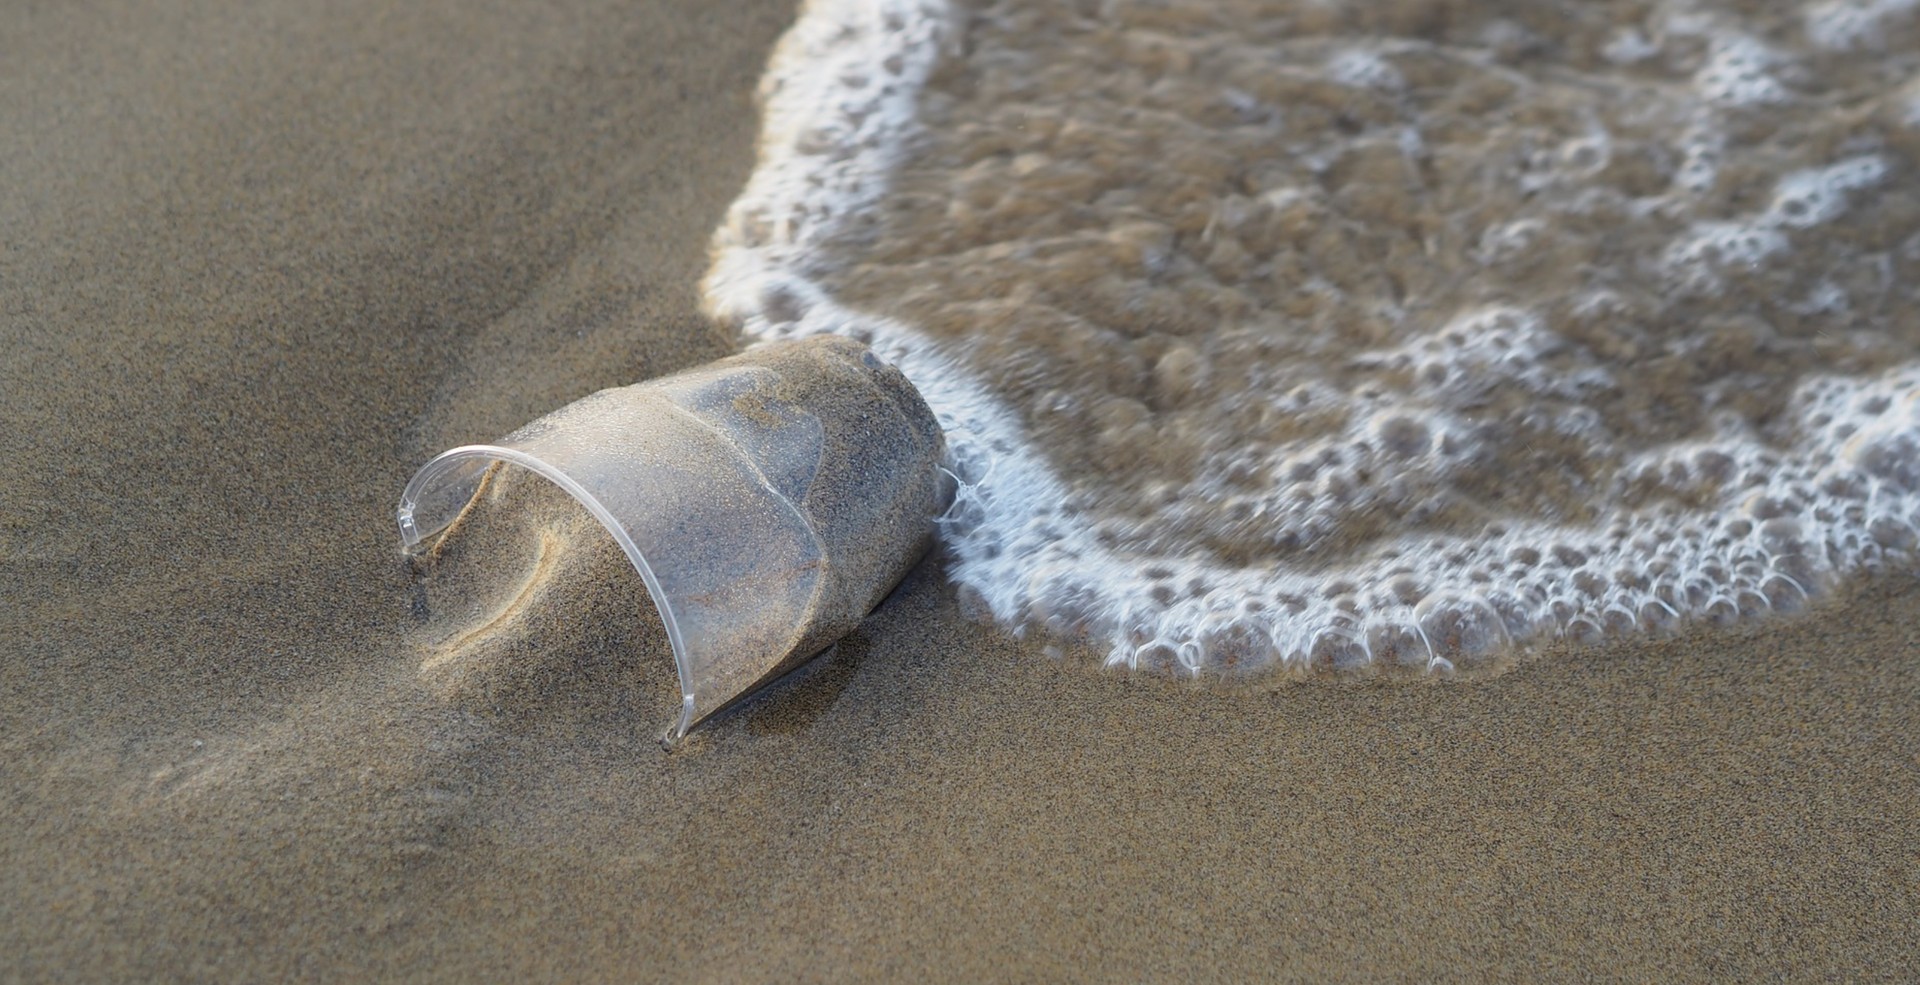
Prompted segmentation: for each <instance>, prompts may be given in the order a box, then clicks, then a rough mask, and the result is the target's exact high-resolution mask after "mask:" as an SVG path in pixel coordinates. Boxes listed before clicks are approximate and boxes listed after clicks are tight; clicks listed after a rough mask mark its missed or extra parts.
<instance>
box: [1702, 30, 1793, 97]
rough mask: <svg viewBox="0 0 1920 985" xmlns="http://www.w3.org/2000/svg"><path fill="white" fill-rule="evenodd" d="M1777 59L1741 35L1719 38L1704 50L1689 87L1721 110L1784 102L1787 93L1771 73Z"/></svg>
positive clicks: (1752, 40) (1779, 57)
mask: <svg viewBox="0 0 1920 985" xmlns="http://www.w3.org/2000/svg"><path fill="white" fill-rule="evenodd" d="M1784 62H1785V59H1784V58H1783V57H1781V55H1780V54H1779V53H1777V52H1775V51H1774V50H1773V49H1771V48H1769V47H1767V46H1766V45H1764V44H1761V43H1760V42H1759V41H1757V40H1755V39H1753V38H1750V37H1747V36H1746V35H1743V34H1720V35H1717V36H1715V37H1714V38H1713V40H1712V41H1711V43H1710V44H1709V45H1708V47H1707V63H1706V64H1705V65H1704V66H1702V67H1701V69H1700V71H1699V72H1697V73H1695V74H1694V77H1693V84H1694V86H1695V87H1696V88H1697V89H1699V90H1700V93H1701V95H1703V96H1705V97H1706V98H1707V99H1708V100H1709V101H1711V102H1714V103H1719V104H1721V105H1725V106H1760V105H1766V104H1769V103H1783V102H1786V101H1787V98H1788V97H1787V89H1786V87H1785V86H1783V85H1781V84H1780V80H1779V79H1778V78H1777V77H1775V75H1774V69H1776V68H1778V67H1779V66H1780V65H1781V64H1783V63H1784Z"/></svg>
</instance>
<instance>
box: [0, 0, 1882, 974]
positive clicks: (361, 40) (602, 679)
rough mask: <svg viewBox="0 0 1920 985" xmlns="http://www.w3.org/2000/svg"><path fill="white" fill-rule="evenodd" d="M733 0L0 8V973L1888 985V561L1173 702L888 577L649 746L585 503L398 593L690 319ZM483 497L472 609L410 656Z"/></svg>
mask: <svg viewBox="0 0 1920 985" xmlns="http://www.w3.org/2000/svg"><path fill="white" fill-rule="evenodd" d="M793 14H794V10H793V7H792V5H791V4H790V3H785V2H752V3H738V4H733V5H730V6H729V8H728V9H727V11H726V13H725V15H724V16H720V15H716V14H715V13H714V12H713V11H712V9H711V8H710V7H709V6H708V5H704V4H701V3H696V2H693V0H662V2H657V3H648V4H622V3H592V2H560V3H553V4H541V5H505V6H469V5H458V4H451V3H443V2H439V0H433V2H428V3H421V4H413V5H407V6H404V7H397V8H396V7H390V6H388V5H383V4H374V3H363V2H353V3H345V4H336V5H325V6H323V7H314V6H313V5H305V4H296V3H286V2H280V0H275V2H272V3H267V4H252V5H243V4H235V3H230V2H227V0H211V2H186V3H166V4H132V3H123V2H117V3H110V4H102V5H88V6H71V5H62V6H52V7H35V8H32V9H28V10H25V11H20V12H16V13H15V15H14V18H13V21H14V23H13V26H12V29H11V30H10V31H9V32H8V36H7V37H6V39H4V40H0V64H4V66H5V68H4V69H0V176H4V179H5V180H4V182H0V230H4V238H3V239H0V339H3V340H4V344H3V345H0V422H4V427H0V685H3V686H0V980H7V981H54V980H63V981H261V980H286V979H301V980H340V979H372V980H446V981H476V980H508V981H521V980H574V981H591V980H646V981H654V980H662V981H664V980H669V979H673V980H689V979H691V980H696V981H794V980H808V981H812V980H832V981H840V980H856V979H858V980H865V979H876V980H900V979H923V980H941V981H949V980H951V981H1002V980H1129V981H1130V980H1154V981H1158V980H1175V979H1178V980H1191V979H1219V980H1299V981H1327V980H1389V981H1413V980H1420V981H1428V980H1468V981H1484V980H1515V981H1530V980H1541V979H1555V980H1557V979H1575V978H1578V979H1587V980H1755V979H1762V978H1772V979H1789V980H1850V981H1867V980H1884V981H1907V980H1912V979H1914V978H1915V977H1916V976H1920V938H1917V937H1916V933H1915V930H1914V928H1915V927H1916V926H1920V580H1917V579H1916V578H1915V577H1914V575H1913V574H1912V573H1910V572H1906V573H1903V572H1889V573H1885V574H1883V575H1881V576H1880V577H1878V578H1877V579H1872V580H1867V581H1865V582H1864V583H1862V584H1861V585H1860V586H1859V587H1857V588H1856V589H1854V590H1852V591H1848V592H1843V593H1841V596H1840V597H1837V598H1834V599H1830V600H1826V601H1823V602H1822V603H1821V604H1819V605H1818V606H1817V607H1816V608H1815V611H1813V612H1811V613H1808V614H1803V615H1800V616H1798V617H1794V618H1791V619H1784V618H1783V619H1774V620H1771V621H1764V622H1760V623H1755V624H1750V625H1744V626H1740V627H1736V628H1732V629H1706V628H1696V629H1691V630H1688V631H1686V632H1683V633H1681V634H1679V635H1678V636H1675V637H1672V638H1664V639H1640V640H1633V641H1628V642H1624V643H1612V644H1607V645H1604V646H1597V647H1590V648H1570V647H1564V646H1549V647H1546V648H1545V649H1544V650H1543V651H1542V652H1539V653H1536V654H1533V655H1530V656H1528V657H1527V658H1525V659H1524V660H1522V661H1520V662H1519V663H1518V664H1517V665H1516V666H1514V667H1512V668H1510V669H1508V670H1506V671H1504V672H1502V673H1498V674H1492V675H1484V676H1474V675H1465V676H1463V677H1461V678H1459V679H1399V678H1395V679H1386V678H1381V679H1368V678H1359V677H1347V678H1308V679H1299V680H1294V679H1287V680H1281V681H1270V682H1267V683H1265V684H1262V685H1260V686H1258V687H1252V688H1246V689H1239V690H1230V689H1225V688H1223V687H1221V686H1219V685H1212V686H1200V685H1190V684H1185V683H1177V682H1172V681H1169V680H1165V679H1162V678H1158V677H1147V676H1141V677H1135V678H1129V677H1127V676H1125V675H1123V674H1117V673H1113V672H1108V671H1103V670H1100V669H1099V668H1097V667H1096V666H1094V665H1093V661H1092V660H1091V659H1090V658H1089V657H1088V655H1086V654H1070V655H1068V656H1067V657H1066V658H1065V659H1060V658H1056V657H1053V656H1049V655H1047V653H1046V652H1045V651H1044V650H1043V647H1042V645H1041V644H1040V643H1039V642H1037V641H1026V642H1023V641H1019V640H1014V639H1010V638H1008V637H1007V636H1006V635H1005V634H1004V633H1002V632H1001V631H999V630H997V629H994V628H993V627H991V626H986V625H982V624H979V623H977V622H974V621H970V620H968V619H966V618H964V617H963V614H962V611H961V610H962V606H961V604H960V599H959V598H958V597H957V594H956V592H955V591H954V590H953V589H952V588H951V587H950V586H949V585H948V583H947V580H946V578H945V577H944V575H943V571H942V569H941V566H940V563H939V560H938V559H937V558H936V559H934V560H932V561H929V562H928V563H926V564H923V565H921V566H920V567H919V568H918V569H917V570H916V571H915V572H914V573H913V574H912V575H910V576H909V577H908V580H907V581H906V583H905V584H904V585H903V586H902V587H901V589H900V590H899V591H898V592H896V593H895V594H894V595H893V597H892V598H891V599H890V600H889V601H888V602H886V603H885V604H884V605H883V606H882V607H881V608H880V610H879V611H877V612H876V613H875V614H874V615H873V616H872V617H870V618H869V619H868V620H867V621H866V623H865V624H864V625H863V626H862V627H861V629H860V630H859V631H857V632H856V633H855V634H854V635H853V636H852V637H850V638H849V639H847V640H846V641H844V642H843V643H842V644H841V645H840V647H839V648H838V650H837V651H836V652H835V653H834V654H833V655H831V656H830V657H829V658H826V659H824V660H821V661H817V662H815V663H814V664H813V665H811V666H809V667H807V668H806V669H804V670H803V671H801V672H800V673H799V674H798V675H796V676H795V677H794V678H792V679H790V680H788V681H783V682H781V683H780V684H779V685H776V686H775V687H774V688H773V689H771V690H770V692H769V693H767V694H766V695H765V696H763V697H761V698H758V699H756V700H754V701H753V702H751V703H750V704H748V705H747V706H745V707H743V708H741V709H739V710H737V711H734V712H731V713H729V714H728V715H727V716H725V717H723V718H721V719H719V720H716V721H715V722H714V723H713V724H712V725H711V726H710V727H708V728H706V729H705V730H703V731H701V732H699V733H696V734H695V736H694V737H692V738H691V739H689V740H688V741H687V742H686V743H685V744H684V745H682V746H680V747H678V748H676V749H674V750H672V751H665V750H663V749H662V747H661V745H660V743H659V741H658V737H659V735H660V733H661V730H662V729H663V728H664V727H665V725H666V724H667V723H668V721H669V720H670V718H671V717H672V714H673V711H674V709H675V707H676V705H677V701H678V695H677V692H676V690H675V687H674V680H673V672H672V669H671V664H670V659H669V655H668V652H667V650H666V649H665V644H664V642H663V641H662V640H661V638H660V636H659V633H658V631H657V630H658V627H657V623H654V622H653V621H652V618H653V617H651V616H650V615H649V614H648V613H647V611H646V609H645V607H644V592H643V589H642V588H641V586H640V584H639V583H638V580H637V579H636V578H635V577H634V576H633V572H632V571H631V569H629V568H625V567H624V561H623V559H621V558H620V557H619V556H618V553H617V551H615V550H613V549H612V547H611V540H610V538H606V537H605V535H604V534H603V533H601V532H600V531H599V530H598V528H596V527H593V526H592V525H591V523H590V522H583V521H582V518H581V517H580V516H575V515H571V514H569V513H568V512H567V511H566V510H565V509H563V508H547V509H537V510H528V511H524V512H523V513H520V514H508V513H504V512H503V513H502V514H501V515H500V516H498V517H497V518H496V521H497V522H496V523H495V526H494V527H491V528H489V527H485V526H484V525H477V526H480V530H479V531H478V532H485V531H486V530H488V529H497V530H498V531H499V532H500V533H501V536H500V537H499V538H498V540H497V541H488V540H485V539H483V538H476V539H475V542H474V545H473V546H472V548H471V551H470V556H466V557H464V558H463V559H462V560H464V561H465V562H466V567H465V568H464V569H463V570H465V571H468V572H471V574H469V575H467V576H465V577H469V578H472V579H474V580H473V581H472V582H470V583H469V582H458V581H445V580H443V581H439V582H434V581H431V580H426V579H423V578H422V577H421V575H420V573H419V572H418V571H417V570H415V569H414V568H413V567H410V566H409V564H408V563H407V562H406V561H405V559H403V557H402V556H401V554H400V552H399V545H398V541H397V537H396V534H395V530H394V526H393V520H392V516H393V509H394V505H395V502H396V500H397V497H398V495H399V492H400V489H401V487H402V485H403V484H404V483H405V481H406V479H407V477H408V476H409V475H410V474H411V473H412V472H413V470H414V469H415V468H417V467H418V466H419V465H420V464H421V463H422V462H424V461H426V460H427V459H428V458H429V457H431V456H432V455H433V454H434V453H436V452H438V451H440V450H441V449H444V448H446V447H449V446H451V445H455V444H459V443H463V442H468V441H474V440H487V439H491V438H494V437H497V436H499V435H501V434H504V433H506V432H508V431H510V430H512V429H513V428H515V427H518V426H519V425H521V424H523V423H525V422H527V421H529V420H532V419H534V418H536V417H538V416H540V415H541V414H544V413H546V412H547V411H549V410H551V409H553V408H555V407H558V406H561V405H563V404H565V403H567V402H569V401H572V400H574V399H576V398H578V397H580V396H582V395H585V394H587V393H589V392H591V391H594V390H596V389H600V388H603V387H608V386H616V385H622V384H626V383H630V382H633V381H636V380H640V379H645V378H648V377H651V376H656V375H659V374H662V373H666V372H670V371H672V370H675V369H679V368H683V367H686V366H691V365H695V364H699V363H702V362H705V361H708V360H710V359H713V358H717V357H719V356H722V355H725V354H727V353H729V352H730V351H732V349H733V345H734V342H733V339H732V338H731V337H730V335H729V333H728V331H727V330H725V329H723V328H721V327H719V326H716V325H713V324H710V323H709V322H708V321H707V320H706V319H705V318H704V317H703V316H702V315H701V314H700V311H699V303H698V294H697V287H698V283H699V279H700V277H701V275H702V273H703V271H704V270H705V269H706V265H707V259H708V253H707V248H708V242H709V237H710V235H711V234H712V232H713V230H714V229H715V228H716V226H717V225H718V224H719V223H720V221H721V219H722V216H723V214H724V213H725V211H726V208H727V205H728V203H729V202H730V201H731V200H732V199H733V198H734V196H735V195H737V194H738V193H739V190H740V188H741V185H742V182H743V181H744V180H745V178H746V176H747V174H748V173H749V171H750V170H751V168H752V166H753V154H754V140H755V134H756V128H757V126H758V120H757V117H756V115H755V107H754V100H753V91H754V85H755V83H756V80H757V79H758V77H759V75H760V73H761V71H762V70H763V68H764V67H765V65H766V60H767V54H768V51H769V49H770V48H771V47H772V45H773V44H774V42H775V40H776V38H777V37H778V36H779V33H780V32H781V31H782V30H784V29H785V28H786V27H787V25H788V24H790V23H791V21H792V18H793ZM548 505H549V506H550V507H551V506H552V504H548ZM561 505H562V506H564V503H562V504H561ZM541 533H545V534H547V535H551V536H553V537H556V538H558V539H559V541H560V542H561V543H563V544H564V545H565V547H566V552H565V556H564V558H563V559H562V563H560V564H559V565H558V566H557V567H556V568H555V570H554V571H553V572H552V573H551V575H550V577H549V578H548V579H547V580H546V581H545V582H544V583H542V584H541V585H540V586H539V587H538V591H537V592H535V593H534V594H533V595H532V596H530V599H531V604H530V605H529V606H528V607H527V611H526V613H525V614H524V615H523V616H521V617H519V618H518V619H517V621H516V624H515V625H514V626H513V627H511V631H510V632H505V633H503V634H501V635H500V636H499V637H498V638H497V639H496V640H495V641H493V642H491V643H489V644H487V645H488V646H490V647H492V649H490V650H486V651H485V652H481V653H479V654H478V656H477V657H476V658H475V659H472V660H470V661H468V669H467V670H465V671H462V672H461V673H459V674H453V675H449V674H446V673H440V672H435V671H432V670H431V669H428V670H426V671H423V664H427V663H431V658H432V657H433V656H434V653H435V647H436V646H439V645H441V644H442V643H444V641H445V640H446V639H447V638H448V634H449V632H450V630H451V629H452V628H457V627H458V626H459V625H461V624H462V621H463V620H470V619H472V618H476V616H475V615H474V614H473V613H470V612H467V611H466V610H464V609H462V608H461V606H462V605H463V604H465V603H464V602H463V601H462V600H463V598H464V596H463V595H462V592H463V588H462V586H463V585H468V584H474V585H480V586H481V587H482V588H485V587H486V586H487V585H488V584H490V583H491V582H490V581H489V580H491V581H492V582H499V583H502V584H504V583H507V582H511V581H513V580H514V579H515V578H517V577H518V573H519V572H521V571H522V570H523V569H524V567H525V565H526V563H527V557H526V555H525V553H524V545H525V543H526V542H527V541H528V538H529V537H530V536H532V535H535V534H541ZM496 587H497V586H496ZM492 590H493V589H488V591H492ZM480 594H485V593H484V592H482V593H480ZM484 614H485V613H481V615H484Z"/></svg>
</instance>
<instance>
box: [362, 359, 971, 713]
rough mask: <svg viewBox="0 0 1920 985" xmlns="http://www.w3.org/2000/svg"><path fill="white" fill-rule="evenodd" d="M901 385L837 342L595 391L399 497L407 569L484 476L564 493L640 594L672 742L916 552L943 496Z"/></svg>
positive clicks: (824, 643)
mask: <svg viewBox="0 0 1920 985" xmlns="http://www.w3.org/2000/svg"><path fill="white" fill-rule="evenodd" d="M945 454H946V442H945V438H944V436H943V435H942V434H941V431H940V427H939V425H938V424H937V423H936V422H935V420H934V417H933V413H932V412H931V411H930V410H928V409H927V405H926V402H925V401H924V400H922V399H921V398H920V394H919V393H918V392H917V391H915V390H914V388H913V386H912V384H910V383H908V382H907V380H906V377H904V376H902V375H901V374H900V372H899V371H898V370H896V369H894V368H893V367H892V366H890V365H887V364H886V363H885V362H883V361H881V360H880V359H879V358H878V357H877V356H875V355H874V354H873V353H872V352H871V351H869V350H868V349H867V347H866V346H864V345H861V344H860V343H859V342H856V341H853V340H851V339H846V338H841V337H838V336H822V337H816V338H809V339H803V340H798V341H791V342H777V343H771V344H768V345H764V346H761V347H758V348H755V349H752V350H749V351H747V352H744V353H742V354H740V355H737V356H733V357H731V358H728V359H723V360H720V361H718V362H715V363H711V364H708V365H706V366H703V367H700V368H697V369H692V370H688V371H686V372H682V373H676V374H674V375H672V376H667V377H663V378H660V379H657V380H651V381H648V382H646V383H639V384H635V385H633V386H627V387H620V388H617V389H611V390H602V391H600V392H598V393H595V394H593V395H591V396H588V397H585V398H583V399H581V400H578V401H576V402H574V403H571V404H568V405H567V406H565V407H562V408H560V409H559V410H556V411H554V412H553V413H551V414H548V415H547V416H545V417H542V418H540V419H539V420H537V421H534V422H533V423H531V424H529V425H527V426H526V427H523V428H521V429H520V430H518V431H515V432H514V433H512V434H510V435H508V436H506V437H505V438H502V439H500V441H499V442H498V443H495V444H490V445H464V446H462V447H459V448H454V449H452V450H450V451H447V452H443V453H442V454H440V455H439V456H437V457H436V458H434V459H433V460H432V461H430V462H428V463H427V464H426V465H425V466H424V467H423V468H421V469H420V471H419V472H418V473H417V474H415V475H414V477H413V480H412V481H411V482H409V483H407V488H406V491H405V492H404V493H403V494H402V495H401V499H400V508H399V514H398V515H399V521H400V538H401V541H402V543H403V546H404V548H405V550H406V551H407V552H408V553H411V554H418V553H422V552H424V551H426V550H428V549H430V548H431V547H432V546H433V544H434V543H435V542H437V540H438V539H439V538H440V537H442V536H444V535H445V534H446V532H447V531H448V530H449V529H450V528H452V527H454V526H455V524H456V523H457V521H458V520H459V518H460V516H461V514H462V512H463V511H464V510H466V509H467V507H468V505H469V504H470V503H471V502H472V501H473V499H474V497H475V494H476V493H477V492H478V491H479V489H480V487H481V483H482V480H483V479H484V478H485V476H486V474H487V470H488V469H490V468H492V467H493V464H494V463H495V462H505V463H509V464H511V465H517V466H522V467H525V468H528V469H532V470H533V471H534V472H537V473H539V474H540V475H542V476H545V477H546V478H547V479H549V480H551V481H552V482H553V483H554V484H556V485H558V486H559V487H560V488H562V489H564V490H566V491H567V493H568V494H570V495H571V496H573V498H574V499H576V500H579V501H580V503H581V504H582V505H584V506H585V507H586V508H587V509H588V510H589V511H591V512H592V514H593V515H594V517H596V518H597V519H598V520H599V521H600V523H601V524H603V525H605V527H606V528H607V530H608V531H609V532H611V533H612V534H613V536H614V539H615V540H616V541H618V542H619V544H620V547H621V549H622V550H624V551H625V552H626V555H627V558H628V559H629V560H631V561H632V562H633V567H634V569H635V570H636V571H638V572H640V577H641V579H642V580H643V581H645V582H646V586H647V592H648V594H649V595H650V596H651V597H652V599H653V603H654V605H655V606H656V607H657V608H658V610H659V613H660V619H661V621H662V622H663V623H664V624H665V627H666V632H667V638H668V639H669V640H670V641H671V642H672V645H673V659H674V664H675V667H676V669H677V670H678V672H679V676H680V692H681V707H680V717H679V720H678V722H677V723H676V724H675V725H674V726H673V727H672V728H671V729H670V730H669V737H670V738H672V739H678V738H680V737H682V736H685V735H686V734H687V732H688V730H690V729H692V728H693V727H694V726H696V725H699V724H700V723H701V722H703V721H705V720H706V719H708V718H710V717H711V716H713V715H714V714H715V713H717V712H719V711H721V710H723V709H725V708H726V707H728V706H729V705H731V704H733V703H734V702H736V701H738V700H740V699H741V698H743V697H745V696H747V695H748V694H751V693H752V692H753V691H754V690H755V689H757V688H759V687H760V686H762V685H764V684H767V683H770V682H771V681H773V680H774V679H776V678H778V677H780V676H781V675H782V674H784V673H786V672H787V671H789V670H792V669H793V668H795V667H797V666H799V665H800V664H802V663H805V662H806V661H807V660H808V659H809V658H811V657H813V656H814V655H816V654H818V653H820V652H821V651H823V650H825V649H826V648H828V647H830V646H832V645H833V644H834V643H835V642H836V641H838V640H839V639H840V638H841V637H842V636H845V635H846V634H847V633H848V632H850V631H851V630H852V629H853V628H854V627H855V626H857V625H858V624H859V623H860V621H861V620H862V619H863V618H865V617H866V615H867V613H869V612H871V611H872V610H873V608H874V607H875V606H877V605H878V604H879V603H880V602H881V601H882V600H883V599H885V598H886V596H887V594H888V593H889V592H891V591H892V590H893V588H894V586H896V585H898V584H899V582H900V579H902V578H903V577H905V576H906V573H907V572H908V570H909V569H911V568H912V567H913V565H914V564H915V562H917V561H918V560H919V558H920V557H921V556H922V555H923V554H924V553H925V552H926V549H927V547H928V545H929V544H930V542H931V535H932V530H933V520H934V518H935V517H936V516H938V515H939V514H940V512H941V511H942V510H943V509H945V507H946V504H947V501H948V499H949V498H950V496H951V494H952V487H951V482H950V480H949V479H947V477H946V476H947V473H946V472H945V471H944V470H943V469H942V462H943V460H944V457H945Z"/></svg>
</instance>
